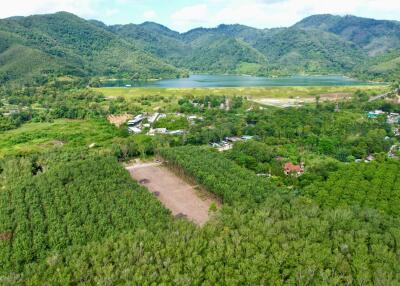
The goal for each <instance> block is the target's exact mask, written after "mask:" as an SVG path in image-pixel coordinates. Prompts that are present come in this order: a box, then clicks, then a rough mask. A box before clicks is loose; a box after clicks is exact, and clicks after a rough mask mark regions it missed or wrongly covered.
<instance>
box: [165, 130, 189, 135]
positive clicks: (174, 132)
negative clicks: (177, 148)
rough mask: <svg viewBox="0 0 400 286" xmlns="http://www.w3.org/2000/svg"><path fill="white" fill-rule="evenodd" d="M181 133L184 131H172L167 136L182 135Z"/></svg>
mask: <svg viewBox="0 0 400 286" xmlns="http://www.w3.org/2000/svg"><path fill="white" fill-rule="evenodd" d="M183 133H185V131H184V130H172V131H168V134H169V135H182V134H183Z"/></svg>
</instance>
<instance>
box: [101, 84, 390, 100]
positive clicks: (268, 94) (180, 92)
mask: <svg viewBox="0 0 400 286" xmlns="http://www.w3.org/2000/svg"><path fill="white" fill-rule="evenodd" d="M94 90H96V91H98V92H101V93H102V94H104V96H106V97H124V98H127V99H129V98H131V99H133V98H138V97H143V96H154V95H160V96H161V95H162V96H177V97H182V96H189V95H193V96H204V95H221V96H222V95H225V96H246V97H253V98H256V97H258V98H291V97H293V98H295V97H310V96H315V95H321V94H337V93H354V92H356V91H357V90H363V91H367V92H368V93H371V94H372V93H376V94H379V93H383V92H386V91H387V90H388V86H387V85H369V86H368V85H367V86H311V87H304V86H294V87H292V86H290V87H230V88H124V87H121V88H119V87H117V88H115V87H113V88H95V89H94Z"/></svg>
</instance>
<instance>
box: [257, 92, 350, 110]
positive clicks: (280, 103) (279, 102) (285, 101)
mask: <svg viewBox="0 0 400 286" xmlns="http://www.w3.org/2000/svg"><path fill="white" fill-rule="evenodd" d="M319 96H320V101H321V102H323V101H337V100H340V99H346V98H348V99H349V98H351V96H352V94H351V93H324V94H320V95H319ZM251 100H252V101H254V102H257V103H260V104H263V105H269V106H276V107H283V108H285V107H300V106H302V105H304V103H314V102H315V97H312V96H309V97H296V98H285V97H282V98H268V97H258V98H254V99H251Z"/></svg>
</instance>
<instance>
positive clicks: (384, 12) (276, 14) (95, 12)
mask: <svg viewBox="0 0 400 286" xmlns="http://www.w3.org/2000/svg"><path fill="white" fill-rule="evenodd" d="M2 1H4V2H3V3H1V9H0V18H6V17H10V16H28V15H32V14H46V13H54V12H57V11H67V12H71V13H74V14H76V15H78V16H80V17H83V18H86V19H96V20H100V21H102V22H104V23H106V24H108V25H111V24H128V23H135V24H139V23H142V22H145V21H153V22H157V23H160V24H163V25H165V26H167V27H169V28H171V29H173V30H176V31H179V32H185V31H188V30H190V29H193V28H197V27H215V26H217V25H219V24H222V23H224V24H243V25H248V26H252V27H256V28H274V27H287V26H291V25H293V24H295V23H296V22H298V21H300V20H301V19H303V18H305V17H307V16H310V15H313V14H323V13H330V14H335V15H347V14H351V15H357V16H360V17H369V18H375V19H387V20H400V12H399V11H400V0H203V1H201V0H12V1H5V0H2Z"/></svg>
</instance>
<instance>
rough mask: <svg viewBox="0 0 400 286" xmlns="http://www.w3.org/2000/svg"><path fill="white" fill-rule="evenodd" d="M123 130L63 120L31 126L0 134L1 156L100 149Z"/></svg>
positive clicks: (98, 122)
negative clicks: (99, 147) (94, 147)
mask: <svg viewBox="0 0 400 286" xmlns="http://www.w3.org/2000/svg"><path fill="white" fill-rule="evenodd" d="M120 133H121V131H120V130H119V129H117V128H116V127H114V126H113V125H111V124H109V123H108V122H107V121H106V120H105V119H104V120H68V119H60V120H55V121H54V122H52V123H47V122H46V123H28V124H25V125H23V126H21V127H20V128H18V129H14V130H10V131H5V132H2V133H0V137H1V140H0V157H4V156H6V155H15V154H28V153H32V152H41V151H44V150H48V149H51V148H67V147H80V146H88V145H90V144H92V143H95V144H96V145H97V146H101V145H102V144H104V143H107V142H110V141H111V140H112V139H113V138H114V137H116V136H119V135H120Z"/></svg>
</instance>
